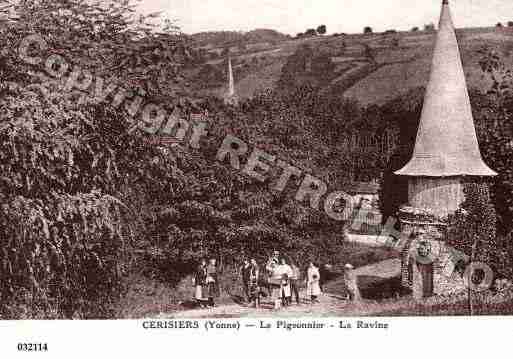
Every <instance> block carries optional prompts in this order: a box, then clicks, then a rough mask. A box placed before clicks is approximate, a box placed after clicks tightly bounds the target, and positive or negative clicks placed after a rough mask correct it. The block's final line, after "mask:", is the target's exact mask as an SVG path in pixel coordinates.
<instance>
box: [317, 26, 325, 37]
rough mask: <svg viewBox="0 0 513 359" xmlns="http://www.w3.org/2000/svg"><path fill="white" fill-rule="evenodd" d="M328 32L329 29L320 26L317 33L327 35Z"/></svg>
mask: <svg viewBox="0 0 513 359" xmlns="http://www.w3.org/2000/svg"><path fill="white" fill-rule="evenodd" d="M326 31H327V29H326V25H319V26H318V27H317V33H318V34H319V35H324V34H326Z"/></svg>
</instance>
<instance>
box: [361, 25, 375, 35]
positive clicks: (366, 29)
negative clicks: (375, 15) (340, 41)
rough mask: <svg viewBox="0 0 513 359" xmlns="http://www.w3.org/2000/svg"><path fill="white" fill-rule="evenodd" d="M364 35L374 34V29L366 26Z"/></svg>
mask: <svg viewBox="0 0 513 359" xmlns="http://www.w3.org/2000/svg"><path fill="white" fill-rule="evenodd" d="M363 33H364V34H372V33H373V31H372V27H370V26H365V27H364V28H363Z"/></svg>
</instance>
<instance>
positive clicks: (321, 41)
mask: <svg viewBox="0 0 513 359" xmlns="http://www.w3.org/2000/svg"><path fill="white" fill-rule="evenodd" d="M435 36H436V33H427V32H423V31H419V32H398V33H396V34H371V35H363V34H360V35H358V34H352V35H347V36H337V37H333V36H318V37H313V38H303V39H298V40H285V41H282V42H280V43H278V44H276V43H275V44H273V45H272V46H271V45H270V46H269V48H264V49H261V51H253V52H251V53H245V54H241V55H240V56H239V55H237V54H232V58H233V59H234V61H237V62H238V63H241V64H244V63H250V62H251V61H253V59H254V58H266V59H267V62H266V63H264V64H263V65H262V66H261V67H258V66H256V67H255V68H252V69H251V71H250V72H249V73H245V74H244V75H243V76H235V77H236V78H235V81H236V90H237V92H238V95H239V97H241V98H247V97H251V96H253V94H254V93H255V92H257V91H259V90H262V89H265V88H268V87H274V86H275V84H276V82H277V81H278V79H279V78H280V75H281V70H282V67H283V65H284V64H285V62H286V61H287V58H288V57H289V56H290V55H292V54H293V53H294V52H295V51H296V49H297V48H298V47H299V46H301V45H310V46H311V47H312V48H313V49H314V52H315V53H320V52H323V53H328V54H330V56H331V58H332V61H333V62H334V63H335V65H336V67H335V72H336V74H337V76H335V80H333V82H332V83H326V84H325V86H327V87H328V86H332V85H335V84H336V85H340V84H342V85H340V86H338V87H337V89H339V88H340V90H341V91H344V95H345V96H346V97H351V98H355V99H357V100H358V101H359V102H360V103H362V104H365V105H366V104H374V103H376V104H380V103H384V102H386V101H388V100H391V99H393V98H396V97H398V96H401V95H402V94H404V93H406V92H408V91H409V90H411V89H413V88H416V87H419V86H423V85H425V84H427V81H428V77H429V69H430V64H431V56H432V51H433V45H434V40H435ZM457 36H458V39H459V44H460V50H461V53H462V61H463V65H464V70H465V73H466V76H467V82H468V85H469V88H477V89H481V90H486V89H487V88H488V87H489V85H490V83H489V82H488V80H487V79H486V78H485V77H484V76H483V74H482V72H481V70H480V68H479V64H478V61H479V58H480V55H479V54H478V53H477V51H478V50H479V49H480V48H482V47H483V46H490V47H492V48H494V49H496V50H497V51H499V52H500V53H502V54H503V58H504V60H505V61H506V63H507V64H508V65H510V66H512V67H513V57H512V56H511V55H512V53H513V28H502V29H499V28H493V27H490V28H472V29H459V30H457ZM369 51H370V52H371V53H372V55H371V56H373V59H371V58H369V57H368V56H369ZM269 59H270V60H269ZM269 61H272V63H271V64H269ZM209 63H210V64H212V65H216V66H223V65H222V63H223V60H211V61H209ZM225 88H226V85H225V84H221V83H220V84H219V87H218V88H217V89H215V90H213V91H212V92H213V93H215V94H218V95H222V94H223V92H224V91H225Z"/></svg>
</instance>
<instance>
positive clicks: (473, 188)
mask: <svg viewBox="0 0 513 359" xmlns="http://www.w3.org/2000/svg"><path fill="white" fill-rule="evenodd" d="M464 193H465V201H464V203H463V204H462V206H461V208H462V210H459V211H458V212H457V213H455V214H454V215H451V216H449V219H448V222H449V226H448V230H447V243H448V244H449V245H451V246H452V247H454V248H455V249H457V250H459V251H461V252H463V253H465V254H466V255H468V256H469V257H470V261H473V262H477V261H479V262H484V263H487V264H488V265H490V266H491V267H492V269H494V270H495V271H496V272H497V271H498V272H500V271H502V269H503V268H501V266H500V260H499V257H498V255H497V254H498V253H497V233H496V217H497V216H496V213H495V208H494V206H493V204H492V202H491V200H490V193H489V187H488V185H487V184H486V183H484V182H481V181H477V180H476V181H475V182H471V183H465V184H464Z"/></svg>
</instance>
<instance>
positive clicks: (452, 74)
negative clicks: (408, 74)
mask: <svg viewBox="0 0 513 359" xmlns="http://www.w3.org/2000/svg"><path fill="white" fill-rule="evenodd" d="M395 173H396V174H398V175H404V176H426V177H449V176H465V175H468V176H494V175H496V174H497V173H495V172H494V171H493V170H491V169H490V168H489V167H488V166H487V165H486V164H485V163H484V162H483V160H482V157H481V153H480V151H479V145H478V142H477V136H476V130H475V128H474V120H473V117H472V109H471V107H470V99H469V95H468V90H467V85H466V81H465V74H464V72H463V66H462V63H461V57H460V52H459V49H458V42H457V40H456V34H455V31H454V25H453V22H452V19H451V11H450V8H449V1H448V0H443V3H442V12H441V15H440V23H439V28H438V34H437V38H436V45H435V50H434V55H433V61H432V65H431V75H430V78H429V83H428V86H427V89H426V94H425V97H424V105H423V108H422V115H421V119H420V125H419V129H418V132H417V140H416V142H415V150H414V153H413V157H412V159H411V160H410V162H408V164H407V165H406V166H405V167H404V168H402V169H401V170H399V171H397V172H395Z"/></svg>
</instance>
